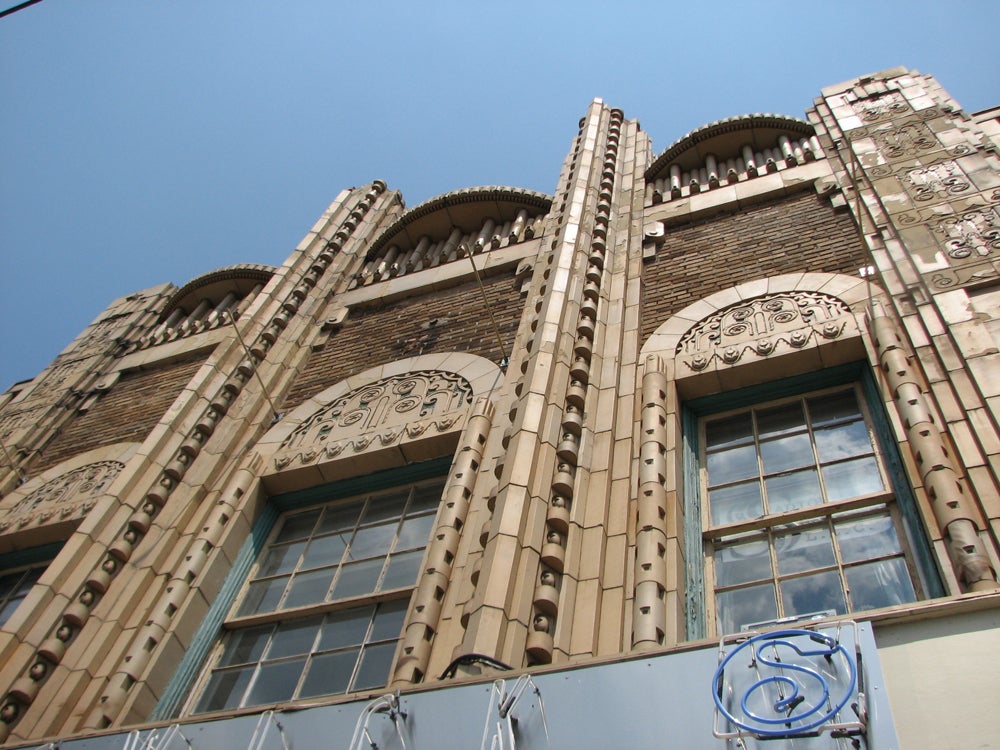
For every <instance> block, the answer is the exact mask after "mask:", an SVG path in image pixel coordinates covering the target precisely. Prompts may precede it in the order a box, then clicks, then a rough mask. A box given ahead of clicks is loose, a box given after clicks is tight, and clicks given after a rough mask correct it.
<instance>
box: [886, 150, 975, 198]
mask: <svg viewBox="0 0 1000 750" xmlns="http://www.w3.org/2000/svg"><path fill="white" fill-rule="evenodd" d="M903 185H904V186H905V187H906V189H907V191H908V192H909V193H910V194H911V195H912V196H913V200H915V201H930V200H935V199H944V198H949V197H951V196H953V195H957V194H959V193H964V192H965V191H966V190H968V189H969V188H971V187H972V185H971V183H970V182H969V179H968V178H967V177H966V176H965V173H964V172H963V171H962V170H961V168H960V167H959V166H958V164H956V163H955V162H953V161H950V160H949V161H942V162H939V163H938V164H932V165H931V166H929V167H921V168H920V169H911V170H908V171H907V172H906V180H904V182H903Z"/></svg>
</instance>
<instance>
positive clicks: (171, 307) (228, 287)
mask: <svg viewBox="0 0 1000 750" xmlns="http://www.w3.org/2000/svg"><path fill="white" fill-rule="evenodd" d="M276 270H277V269H275V268H274V266H265V265H261V264H258V263H240V264H237V265H234V266H224V267H222V268H216V269H215V270H214V271H209V272H207V273H203V274H201V275H200V276H196V277H195V278H193V279H191V281H189V282H188V283H186V284H185V285H184V286H182V287H181V288H180V289H178V290H177V291H175V292H174V293H173V295H171V297H170V300H169V301H168V302H167V304H166V306H165V307H164V308H163V310H162V312H161V313H160V320H161V321H162V320H168V319H169V318H170V315H171V313H173V312H174V311H175V310H182V311H184V312H186V313H190V312H192V311H194V310H195V309H197V307H198V305H199V304H201V303H202V301H203V300H208V301H209V303H210V304H211V305H212V306H213V307H214V306H215V305H217V304H218V303H219V302H221V301H222V300H223V299H225V297H226V295H228V294H232V295H233V296H234V297H236V298H238V299H243V298H244V297H245V296H246V295H247V294H248V293H249V292H250V291H251V290H253V289H254V287H256V286H257V285H264V284H267V282H268V281H270V280H271V277H272V276H273V275H274V272H275V271H276Z"/></svg>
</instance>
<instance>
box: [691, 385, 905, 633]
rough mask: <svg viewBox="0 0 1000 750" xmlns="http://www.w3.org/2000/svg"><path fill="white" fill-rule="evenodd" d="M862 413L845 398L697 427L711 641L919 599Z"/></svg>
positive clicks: (796, 403) (772, 408)
mask: <svg viewBox="0 0 1000 750" xmlns="http://www.w3.org/2000/svg"><path fill="white" fill-rule="evenodd" d="M862 404H863V400H862V398H861V397H860V394H859V392H858V389H857V388H856V387H853V386H852V387H847V388H840V389H836V390H831V391H826V392H822V393H816V394H806V395H803V396H799V397H796V398H792V399H786V400H783V401H778V402H772V403H769V404H764V405H760V406H754V407H751V408H746V409H741V410H738V411H734V412H729V413H726V414H721V415H713V416H712V417H710V418H707V419H705V420H704V421H703V422H702V425H703V437H702V439H703V445H702V448H703V450H702V456H703V457H704V458H703V462H702V471H703V488H704V492H705V495H704V501H705V502H704V506H705V515H706V518H705V526H704V528H705V529H706V530H705V532H704V538H705V541H706V548H707V557H708V560H709V565H710V568H711V569H712V575H713V576H714V591H715V619H716V630H717V632H719V633H730V632H736V631H738V630H740V628H741V627H743V626H745V625H750V624H753V623H760V622H767V621H771V620H775V619H780V618H784V617H792V616H795V615H803V614H808V613H814V612H828V611H833V612H836V613H838V614H847V613H849V612H858V611H863V610H867V609H874V608H879V607H886V606H890V605H894V604H901V603H904V602H910V601H913V600H914V599H916V598H917V594H918V592H917V585H918V584H917V583H916V581H917V577H916V576H915V575H913V571H912V570H911V565H910V561H909V560H908V557H907V554H906V551H905V533H904V532H903V528H902V525H901V522H900V519H899V517H898V513H897V511H896V508H895V505H894V502H893V497H892V494H891V493H890V491H889V489H888V488H889V486H890V485H889V483H888V481H887V479H886V475H885V469H884V466H883V462H882V460H881V458H880V456H879V452H878V450H877V443H876V441H875V440H874V436H873V433H872V430H871V428H870V425H869V422H868V419H867V418H866V416H865V413H864V409H863V406H862Z"/></svg>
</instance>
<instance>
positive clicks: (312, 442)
mask: <svg viewBox="0 0 1000 750" xmlns="http://www.w3.org/2000/svg"><path fill="white" fill-rule="evenodd" d="M472 396H473V389H472V386H471V385H470V384H469V382H468V381H467V380H466V379H465V378H463V377H462V376H461V375H458V374H457V373H454V372H447V371H443V370H422V371H416V372H407V373H404V374H401V375H396V376H392V377H386V378H382V379H380V380H377V381H375V382H372V383H368V384H366V385H363V386H360V387H358V388H355V389H354V390H352V391H350V392H348V393H346V394H344V395H343V396H341V397H339V398H337V399H335V400H334V401H332V402H331V403H329V404H327V405H326V406H324V407H323V408H322V409H320V410H318V411H317V412H315V413H314V414H313V415H312V416H310V417H309V418H308V419H306V420H305V421H304V422H303V423H302V424H301V425H299V426H298V427H297V428H295V429H294V430H293V431H292V432H291V433H289V435H288V437H286V438H285V440H284V441H283V442H282V444H281V446H280V448H279V449H278V451H277V455H276V456H275V458H274V465H275V467H276V468H278V469H283V468H285V467H288V466H290V465H293V464H303V465H304V464H311V463H314V462H316V461H322V460H330V459H333V458H337V457H338V456H340V455H342V454H351V453H360V452H363V451H366V450H370V449H374V448H380V447H388V446H392V445H397V444H399V443H401V442H406V441H408V440H416V439H419V438H420V437H422V436H425V435H428V434H433V433H443V432H447V431H449V430H452V429H454V428H455V427H456V426H461V424H462V423H463V421H464V416H465V412H466V411H467V409H468V407H469V406H470V405H471V403H472Z"/></svg>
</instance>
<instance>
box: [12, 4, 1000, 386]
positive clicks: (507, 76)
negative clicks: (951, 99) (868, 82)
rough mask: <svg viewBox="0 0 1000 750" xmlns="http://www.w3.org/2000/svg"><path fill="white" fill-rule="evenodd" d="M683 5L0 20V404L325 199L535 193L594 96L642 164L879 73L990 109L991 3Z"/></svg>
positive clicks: (274, 250) (999, 63)
mask: <svg viewBox="0 0 1000 750" xmlns="http://www.w3.org/2000/svg"><path fill="white" fill-rule="evenodd" d="M16 3H17V0H6V1H4V0H0V9H5V8H8V7H11V6H13V5H15V4H16ZM693 5H694V4H693V3H669V2H665V1H664V2H645V3H640V2H617V3H611V2H549V3H538V4H529V3H505V2H494V3H489V4H487V3H476V2H471V1H469V0H467V1H466V2H424V3H419V4H418V3H403V2H394V1H392V0H382V1H381V2H378V3H359V2H356V3H342V2H333V1H332V0H328V1H326V2H320V1H319V0H296V1H294V2H282V3H279V2H273V1H272V2H266V3H265V2H254V1H253V0H242V1H237V0H170V1H169V2H168V1H166V0H163V1H161V2H153V1H152V0H147V1H146V2H139V1H137V0H87V1H86V2H80V1H79V0H43V2H41V3H40V4H38V5H35V6H32V7H29V8H27V9H25V10H22V11H19V12H17V13H15V14H13V15H11V16H8V17H6V18H3V19H0V389H3V388H6V387H7V386H8V385H10V384H11V383H13V382H15V381H17V380H21V379H25V378H30V377H33V376H34V375H35V374H36V373H38V372H39V371H40V370H41V369H42V368H43V367H44V366H45V365H46V364H48V362H49V361H50V360H51V359H52V358H53V357H54V356H55V355H56V354H58V352H59V351H60V350H61V349H62V348H63V347H64V346H65V345H66V344H68V343H69V342H70V341H71V340H72V338H73V337H74V336H75V335H76V334H77V333H78V332H79V331H80V330H81V329H82V328H83V327H84V326H86V325H87V324H88V323H89V322H91V321H92V320H93V319H94V318H95V317H96V316H97V315H98V314H99V313H100V312H101V311H102V310H103V309H104V308H105V307H106V305H107V304H108V303H109V302H111V300H113V299H115V298H116V297H119V296H122V295H124V294H128V293H130V292H133V291H137V290H139V289H143V288H146V287H149V286H153V285H156V284H159V283H162V282H165V281H172V282H174V283H175V284H178V285H180V284H184V283H185V282H187V281H188V280H190V279H191V278H193V277H194V276H197V275H199V274H201V273H204V272H206V271H209V270H212V269H213V268H217V267H220V266H225V265H229V264H233V263H242V262H247V263H267V264H272V265H279V264H280V263H282V262H283V261H284V259H285V257H286V256H287V255H288V253H289V251H290V250H291V249H292V248H293V247H295V245H296V244H297V243H298V241H299V239H301V237H302V236H303V235H304V234H305V233H306V232H307V231H308V230H309V228H310V227H311V226H312V225H313V223H314V222H315V220H316V218H317V217H318V216H319V214H320V213H322V211H323V210H324V209H325V208H326V206H327V204H328V203H329V202H330V201H331V200H332V199H333V198H334V197H335V196H336V194H337V193H338V192H339V191H340V190H341V189H342V188H344V187H349V186H352V185H359V184H363V183H366V182H369V181H371V180H373V179H376V178H380V179H384V180H386V181H387V182H388V184H389V186H390V187H391V188H397V189H400V190H402V191H403V195H404V198H405V199H406V202H407V205H409V206H415V205H417V204H418V203H420V202H422V201H424V200H426V199H428V198H431V197H433V196H435V195H438V194H440V193H443V192H447V191H450V190H455V189H458V188H462V187H469V186H473V185H485V184H504V185H515V186H519V187H525V188H530V189H533V190H540V191H543V192H552V190H553V189H554V187H555V182H556V179H557V178H558V175H559V170H560V167H561V164H562V160H563V158H564V156H565V155H566V152H567V150H568V149H569V146H570V140H571V138H572V137H573V135H574V134H575V131H576V124H577V121H578V120H579V118H580V117H581V116H582V115H583V114H584V112H585V110H586V108H587V106H588V104H589V102H590V100H591V99H593V98H594V97H597V96H599V97H602V98H603V99H604V100H605V101H606V102H608V103H609V104H611V105H612V106H615V107H619V108H621V109H623V110H624V111H625V114H626V116H627V117H629V118H637V119H638V120H639V121H640V123H641V124H642V126H643V129H644V130H646V132H647V133H649V134H650V136H651V137H652V139H653V144H654V147H655V150H656V152H657V153H659V152H660V151H662V150H663V149H664V148H666V147H667V146H668V145H670V143H672V142H673V141H674V140H676V139H677V138H679V137H680V136H682V135H683V134H684V133H686V132H687V131H689V130H691V129H693V128H695V127H698V126H699V125H702V124H704V123H706V122H709V121H712V120H716V119H719V118H722V117H729V116H732V115H738V114H744V113H748V112H778V113H782V114H790V115H794V116H797V117H802V116H803V113H804V111H805V109H806V108H807V107H809V106H810V105H811V103H812V100H813V98H814V97H816V96H818V94H819V90H820V89H821V88H822V87H824V86H828V85H831V84H834V83H838V82H840V81H843V80H846V79H848V78H851V77H853V76H856V75H859V74H863V73H869V72H874V71H878V70H882V69H885V68H889V67H892V66H895V65H906V66H908V67H910V68H915V69H917V70H919V71H920V72H924V73H932V74H934V75H935V76H937V78H938V79H939V80H940V81H941V82H942V83H943V85H944V86H945V87H946V88H947V89H948V90H949V91H950V93H951V94H952V95H953V96H955V97H956V98H957V99H958V101H959V102H960V103H961V104H962V105H964V106H965V107H966V109H968V110H970V111H975V110H979V109H985V108H987V107H989V106H992V105H995V104H997V103H1000V54H998V51H997V41H996V34H997V29H998V28H1000V3H997V2H986V1H983V2H975V1H972V0H968V1H966V2H953V3H950V4H948V5H945V4H944V3H939V2H933V3H932V2H924V3H921V2H913V1H912V0H911V1H910V2H896V1H895V0H878V1H877V2H863V3H862V2H838V3H829V4H825V3H823V4H821V3H813V4H802V3H787V2H786V3H781V2H770V3H768V2H750V1H744V2H715V3H703V4H701V6H700V8H698V9H695V8H694V7H693Z"/></svg>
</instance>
